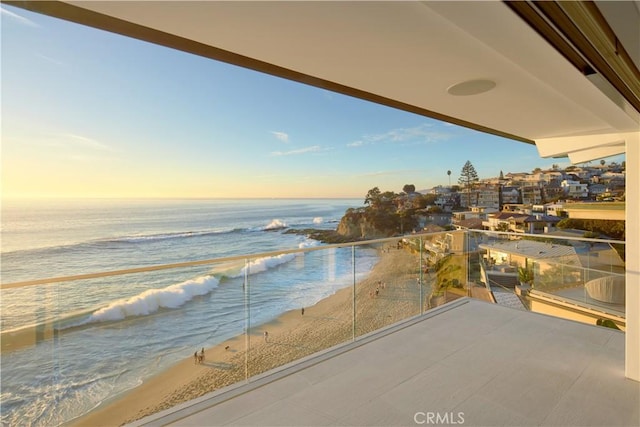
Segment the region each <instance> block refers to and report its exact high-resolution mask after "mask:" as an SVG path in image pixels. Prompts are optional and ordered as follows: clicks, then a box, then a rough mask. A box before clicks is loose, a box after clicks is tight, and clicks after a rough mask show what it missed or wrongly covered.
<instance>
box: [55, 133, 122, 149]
mask: <svg viewBox="0 0 640 427" xmlns="http://www.w3.org/2000/svg"><path fill="white" fill-rule="evenodd" d="M59 137H60V138H61V139H63V140H64V141H66V142H67V143H70V145H75V146H82V147H85V148H91V149H94V150H99V151H112V149H111V147H109V146H108V145H106V144H103V143H102V142H99V141H96V140H95V139H91V138H87V137H85V136H81V135H75V134H72V133H65V134H61V135H59Z"/></svg>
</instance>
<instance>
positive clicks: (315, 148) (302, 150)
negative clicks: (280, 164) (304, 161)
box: [271, 145, 322, 156]
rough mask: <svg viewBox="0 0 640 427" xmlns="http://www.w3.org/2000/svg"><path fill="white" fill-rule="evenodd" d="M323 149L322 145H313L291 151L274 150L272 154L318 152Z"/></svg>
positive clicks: (292, 154) (290, 154) (287, 154)
mask: <svg viewBox="0 0 640 427" xmlns="http://www.w3.org/2000/svg"><path fill="white" fill-rule="evenodd" d="M319 151H322V147H320V146H319V145H312V146H311V147H305V148H299V149H297V150H291V151H274V152H273V153H271V155H272V156H295V155H298V154H306V153H317V152H319Z"/></svg>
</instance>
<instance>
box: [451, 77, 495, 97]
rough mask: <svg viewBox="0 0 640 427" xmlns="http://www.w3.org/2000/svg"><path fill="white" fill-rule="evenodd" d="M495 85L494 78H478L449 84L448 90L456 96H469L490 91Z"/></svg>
mask: <svg viewBox="0 0 640 427" xmlns="http://www.w3.org/2000/svg"><path fill="white" fill-rule="evenodd" d="M494 87H496V82H494V81H493V80H487V79H476V80H467V81H466V82H462V83H458V84H455V85H453V86H449V88H448V89H447V92H448V93H449V95H454V96H469V95H478V94H480V93H484V92H488V91H490V90H491V89H493V88H494Z"/></svg>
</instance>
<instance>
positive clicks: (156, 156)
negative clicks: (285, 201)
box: [1, 5, 568, 198]
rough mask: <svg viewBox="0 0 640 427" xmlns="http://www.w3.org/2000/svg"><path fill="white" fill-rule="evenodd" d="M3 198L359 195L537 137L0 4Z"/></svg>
mask: <svg viewBox="0 0 640 427" xmlns="http://www.w3.org/2000/svg"><path fill="white" fill-rule="evenodd" d="M1 7H2V15H1V18H2V21H1V24H2V57H1V59H2V158H1V159H2V196H3V197H7V198H10V197H242V198H244V197H364V195H366V193H367V191H368V190H369V189H371V188H373V187H379V188H380V189H381V190H382V191H387V190H391V191H396V192H399V191H401V190H402V187H403V186H404V185H405V184H413V185H415V186H416V189H418V190H422V189H427V188H430V187H433V186H435V185H439V184H440V185H448V184H449V177H448V176H447V170H451V172H452V173H451V177H450V179H451V183H452V184H455V183H456V182H457V180H458V177H459V176H460V170H461V169H462V166H463V165H464V163H465V162H466V161H467V160H470V161H471V163H472V164H473V165H474V167H475V169H476V171H477V172H478V175H479V177H480V178H490V177H494V176H498V175H499V173H500V171H501V170H502V171H504V173H505V174H506V173H508V172H526V171H531V170H533V169H534V168H536V167H542V168H545V167H550V166H551V164H552V163H556V164H559V165H561V166H566V165H568V163H567V161H566V159H542V158H540V157H539V155H538V152H537V149H536V148H535V146H532V145H528V144H524V143H520V142H515V141H510V140H507V139H503V138H499V137H495V136H492V135H486V134H482V133H479V132H476V131H472V130H468V129H465V128H462V127H458V126H455V125H450V124H447V123H443V122H439V121H436V120H432V119H429V118H426V117H422V116H419V115H415V114H412V113H407V112H403V111H399V110H395V109H392V108H389V107H385V106H381V105H377V104H373V103H370V102H366V101H362V100H358V99H355V98H351V97H348V96H344V95H340V94H336V93H332V92H328V91H325V90H322V89H317V88H314V87H311V86H305V85H303V84H300V83H295V82H290V81H287V80H284V79H281V78H276V77H272V76H269V75H266V74H261V73H258V72H255V71H251V70H246V69H243V68H239V67H236V66H231V65H228V64H224V63H220V62H216V61H213V60H210V59H206V58H201V57H198V56H194V55H190V54H186V53H182V52H179V51H175V50H171V49H167V48H164V47H160V46H156V45H153V44H150V43H146V42H141V41H138V40H134V39H130V38H126V37H123V36H119V35H115V34H111V33H107V32H103V31H99V30H95V29H90V28H87V27H83V26H80V25H77V24H72V23H69V22H65V21H61V20H57V19H53V18H50V17H46V16H43V15H39V14H33V13H30V12H27V11H24V10H22V9H18V8H14V7H11V6H7V5H2V6H1Z"/></svg>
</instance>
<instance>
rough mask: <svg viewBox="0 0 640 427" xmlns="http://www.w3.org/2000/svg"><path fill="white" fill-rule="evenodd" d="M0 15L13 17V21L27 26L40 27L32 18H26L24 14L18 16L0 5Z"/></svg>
mask: <svg viewBox="0 0 640 427" xmlns="http://www.w3.org/2000/svg"><path fill="white" fill-rule="evenodd" d="M0 15H3V16H6V17H8V18H10V19H13V20H14V21H16V22H18V23H20V24H23V25H27V26H29V27H35V28H40V25H38V24H36V23H35V22H33V21H32V20H30V19H27V18H25V17H24V16H20V15H18V14H17V13H13V12H11V11H8V10H7V9H5V8H4V7H0Z"/></svg>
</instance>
